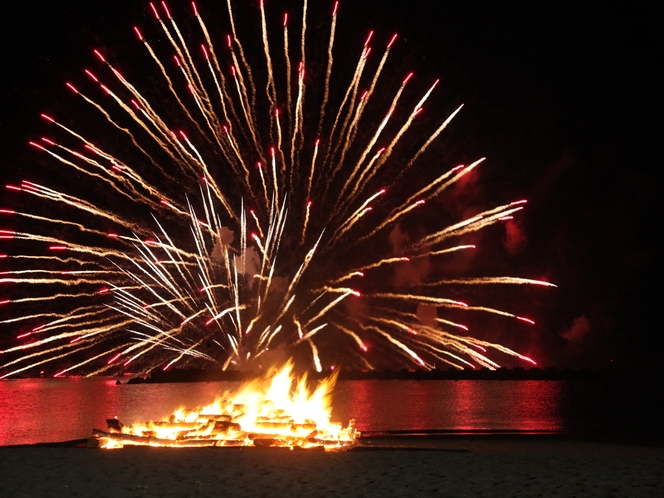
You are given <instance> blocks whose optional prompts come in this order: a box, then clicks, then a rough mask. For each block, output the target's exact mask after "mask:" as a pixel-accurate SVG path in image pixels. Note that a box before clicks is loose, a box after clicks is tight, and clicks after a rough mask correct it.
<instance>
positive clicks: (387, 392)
mask: <svg viewBox="0 0 664 498" xmlns="http://www.w3.org/2000/svg"><path fill="white" fill-rule="evenodd" d="M237 386H238V384H237V383H233V382H208V383H197V384H142V385H126V384H123V385H116V384H115V379H107V378H94V379H76V378H69V379H19V380H12V381H4V382H0V445H10V444H29V443H37V442H50V441H66V440H70V439H77V438H82V437H86V436H88V435H89V434H90V432H91V429H92V428H101V429H104V428H105V427H106V422H105V421H106V418H109V417H113V416H117V417H118V418H120V419H121V420H123V421H124V422H125V423H132V422H137V421H143V420H159V419H161V418H163V417H165V416H168V415H169V414H170V413H172V411H173V410H174V409H175V408H177V407H179V406H185V407H188V408H193V407H196V406H199V405H204V404H208V403H210V402H211V401H212V400H213V399H214V397H215V396H216V395H218V394H223V393H224V392H226V391H229V390H233V389H235V388H237ZM566 386H567V387H566ZM564 389H569V385H567V384H565V383H564V382H558V381H473V380H458V381H449V380H443V381H433V380H428V381H415V380H394V381H345V382H344V381H342V382H339V383H338V384H337V387H336V389H335V394H334V402H333V407H334V409H333V412H332V418H333V420H335V421H339V422H342V423H344V424H345V423H346V422H348V420H349V419H351V418H356V419H357V421H358V429H360V430H361V431H389V430H427V429H428V430H435V429H451V430H478V429H488V430H492V429H494V430H495V429H514V430H559V429H562V428H564V427H565V424H564V423H563V418H562V415H561V414H562V413H563V412H564V411H563V410H562V409H561V399H563V398H564V396H563V394H562V393H563V390H564ZM568 397H569V396H568ZM579 409H582V408H579ZM566 410H567V411H566V412H564V413H566V414H567V415H566V416H567V417H568V418H569V417H570V416H573V413H572V415H570V411H569V407H567V408H566ZM566 424H567V426H569V425H570V422H569V420H567V422H566Z"/></svg>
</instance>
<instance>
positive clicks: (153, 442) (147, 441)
mask: <svg viewBox="0 0 664 498" xmlns="http://www.w3.org/2000/svg"><path fill="white" fill-rule="evenodd" d="M92 436H93V437H94V438H96V439H102V438H103V439H109V440H111V441H116V442H118V443H128V444H134V445H144V446H179V447H186V446H192V447H203V446H241V445H242V444H243V443H244V441H242V440H240V439H232V440H228V439H225V440H219V439H198V438H184V439H162V438H158V437H154V436H136V435H134V434H123V433H121V432H106V431H102V430H100V429H92Z"/></svg>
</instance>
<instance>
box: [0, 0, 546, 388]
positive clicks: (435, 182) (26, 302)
mask: <svg viewBox="0 0 664 498" xmlns="http://www.w3.org/2000/svg"><path fill="white" fill-rule="evenodd" d="M149 9H150V11H151V14H152V16H153V18H154V25H153V26H151V27H149V30H150V31H149V32H150V33H151V36H150V35H148V34H144V33H143V31H142V30H141V28H138V27H136V28H134V31H135V34H136V36H137V38H138V41H139V48H140V49H141V50H143V51H144V54H143V55H144V56H145V59H146V61H148V62H149V64H150V66H151V67H152V68H153V69H154V72H155V75H158V77H159V80H160V84H159V86H158V87H157V88H149V89H148V88H147V87H145V85H144V86H143V87H141V86H140V85H138V84H136V85H134V84H132V83H131V82H130V79H129V78H126V77H125V76H124V73H123V72H120V69H119V66H120V64H115V63H113V62H111V61H110V60H109V59H108V58H107V57H106V55H105V54H104V53H103V51H101V50H94V54H95V56H96V57H97V59H98V61H99V67H98V68H96V69H95V70H92V69H86V70H85V71H84V74H85V78H84V79H82V81H81V82H79V83H67V87H68V88H69V89H70V90H71V91H72V93H73V97H74V98H76V99H79V100H78V102H79V103H80V104H81V105H84V106H85V107H87V108H88V109H89V111H90V112H91V113H92V114H95V115H96V118H97V121H95V122H96V123H97V124H95V125H93V126H92V131H96V130H103V135H102V137H103V138H101V139H98V140H92V139H88V138H86V135H87V134H88V132H91V130H85V133H84V131H82V128H83V126H82V125H81V124H79V123H77V122H72V123H71V124H70V123H69V122H63V121H59V120H58V119H57V117H56V116H51V115H50V114H43V115H42V117H43V118H44V120H45V122H46V123H47V124H48V125H50V128H49V136H48V137H43V138H41V139H39V140H34V141H32V142H30V143H31V145H33V146H34V147H35V148H37V149H39V151H41V152H42V153H44V154H47V155H48V156H50V158H51V159H52V160H54V161H55V162H56V164H59V165H60V166H62V167H64V168H66V169H68V170H69V173H68V174H69V175H71V177H72V178H73V179H74V178H75V179H76V183H77V184H78V185H77V186H74V187H73V188H72V189H70V190H69V191H70V192H71V191H75V192H76V193H66V192H63V191H60V190H59V189H55V188H51V187H49V186H47V185H44V184H42V183H41V182H39V183H38V182H32V181H27V180H26V181H23V182H22V183H21V184H17V185H7V186H6V188H7V189H8V190H9V191H11V192H8V194H10V195H8V197H10V199H11V198H13V196H20V197H21V201H20V203H19V200H16V201H15V203H16V204H20V206H22V207H21V208H18V209H9V208H7V209H2V210H1V211H0V213H1V214H2V216H3V218H4V220H3V225H5V226H10V227H12V226H14V228H7V229H5V228H4V227H3V229H2V230H0V238H2V239H8V240H5V241H3V246H4V247H5V248H6V251H3V252H7V254H6V255H3V256H2V258H3V260H4V261H5V262H8V263H10V265H9V269H5V270H3V271H2V275H0V281H1V282H2V283H3V284H13V286H12V289H19V290H14V291H13V292H9V291H8V292H7V295H8V296H11V297H9V298H3V299H0V304H2V305H3V306H5V307H12V308H15V309H16V310H18V311H17V312H16V313H15V314H14V315H12V318H7V319H5V320H3V321H2V322H1V323H3V329H4V330H10V329H11V330H13V331H15V339H13V341H14V342H13V343H12V344H10V345H9V346H7V347H5V349H4V350H3V351H1V353H2V354H1V355H0V374H1V375H2V377H8V376H12V375H18V374H26V373H27V374H34V373H36V372H39V371H43V370H45V369H47V370H48V371H49V372H51V371H52V372H53V373H54V374H55V375H56V376H61V375H65V374H81V373H84V374H87V375H95V374H100V373H112V372H119V371H122V370H130V371H133V372H145V371H148V370H151V369H153V368H155V367H160V368H164V369H166V368H169V367H171V366H172V365H175V364H181V365H184V364H189V365H201V364H206V365H208V366H213V365H217V366H219V367H221V368H223V369H226V368H228V367H229V366H231V365H232V366H234V367H235V368H242V367H247V366H252V365H253V366H256V365H260V364H262V363H266V362H269V359H270V355H273V354H275V353H274V352H275V350H276V351H281V352H284V353H285V354H286V355H289V356H294V357H295V358H296V360H297V361H298V362H299V364H300V365H301V366H303V367H306V368H310V367H314V368H315V369H316V370H318V371H321V370H322V369H324V368H329V367H330V366H331V365H332V364H336V365H339V364H340V363H343V364H346V365H352V366H355V367H360V368H373V364H372V360H371V358H372V353H374V352H378V354H379V355H381V356H389V357H391V358H392V359H396V360H398V361H400V362H401V363H402V364H407V365H412V366H416V367H422V368H433V367H434V366H435V365H441V364H447V365H452V366H454V367H458V368H463V367H466V366H473V367H475V366H484V367H488V368H495V367H497V366H498V364H497V363H496V362H495V361H494V360H492V359H491V358H490V356H491V350H493V351H498V352H500V353H504V354H508V355H513V356H517V357H519V358H521V359H523V360H525V361H529V362H532V363H534V362H533V361H532V360H531V359H529V358H527V357H525V356H522V355H520V354H519V353H517V352H515V351H512V350H510V349H508V348H506V347H504V346H501V345H499V344H493V343H489V342H486V341H483V340H479V339H476V338H473V337H471V336H469V335H468V334H467V327H466V326H465V325H464V324H463V323H460V322H459V321H457V320H456V319H454V320H453V319H450V318H445V312H446V311H448V310H451V311H452V312H453V316H454V317H456V316H458V313H456V312H457V311H459V310H463V311H469V312H472V311H479V312H485V313H494V314H498V315H504V316H506V317H508V318H513V319H518V320H521V321H525V322H531V323H532V321H531V320H529V319H527V318H523V317H519V316H516V315H515V314H512V313H510V312H508V311H504V310H499V309H493V308H489V307H485V306H477V305H471V304H467V303H464V302H461V301H459V300H458V299H455V298H454V296H453V295H450V294H451V290H450V289H453V288H454V286H455V285H473V284H480V285H486V284H536V285H544V286H549V285H552V284H549V283H546V282H542V281H537V280H531V279H526V278H516V277H505V276H499V277H485V278H458V277H455V278H444V277H442V276H440V275H436V274H435V273H432V274H431V275H430V276H429V277H427V278H425V279H424V280H422V281H418V282H415V283H412V284H410V285H408V286H404V285H398V286H397V285H394V284H393V283H392V282H393V281H394V279H393V277H392V273H393V272H394V271H395V269H397V268H399V267H400V265H401V266H403V265H408V264H412V263H413V262H414V261H416V260H423V259H426V260H431V261H435V260H437V259H439V258H446V257H449V256H450V253H454V252H457V251H472V250H473V249H474V246H473V245H469V244H467V243H464V241H463V237H462V236H464V235H466V234H469V233H472V232H476V231H478V230H480V229H482V228H484V227H487V226H489V225H492V224H495V223H498V222H500V221H502V220H505V219H509V218H510V217H512V216H513V215H514V214H515V213H517V212H518V211H520V210H521V209H523V207H524V204H525V201H516V202H512V203H508V204H505V205H501V206H498V207H493V208H490V209H486V210H485V211H483V212H481V213H479V214H476V215H474V216H472V217H471V218H468V219H460V220H457V221H456V222H455V223H453V224H451V225H449V226H442V227H441V226H439V227H437V228H436V229H434V230H432V231H430V232H429V233H425V234H422V235H420V236H418V237H416V238H415V239H414V240H411V241H409V243H408V244H407V245H406V246H404V247H403V248H402V249H401V250H400V251H399V252H398V254H397V253H395V251H394V250H392V249H391V248H390V244H389V242H388V235H389V234H390V232H391V231H392V230H394V229H395V227H397V226H399V225H400V224H403V223H407V222H409V221H410V222H412V220H413V219H414V218H416V217H417V216H418V213H421V212H422V210H426V209H427V206H426V202H427V201H428V200H432V199H435V198H436V197H438V196H440V195H441V194H443V193H444V192H445V190H446V189H449V188H450V187H451V186H452V185H454V184H455V183H456V182H458V181H459V180H460V179H462V178H463V177H464V176H465V175H467V174H468V173H470V172H471V171H473V170H474V169H475V168H477V167H478V166H479V165H480V164H481V163H482V161H483V159H482V158H480V159H478V160H476V161H474V162H472V163H471V164H468V165H461V166H457V167H454V168H452V169H450V170H448V171H442V172H438V173H436V175H435V176H433V177H432V178H426V179H422V180H423V181H422V182H421V183H418V181H420V179H419V178H418V177H415V176H414V175H413V176H410V175H409V172H410V171H411V170H412V168H413V167H414V166H417V165H418V164H419V163H421V162H422V161H425V160H427V156H426V155H425V153H426V152H427V149H428V148H429V147H430V146H431V145H432V144H433V143H434V142H435V141H436V140H437V139H438V138H439V136H440V135H441V134H442V133H443V131H444V130H445V128H446V127H447V126H448V125H449V124H450V122H451V121H452V119H453V118H454V116H455V115H456V114H457V113H458V112H459V111H460V109H461V108H460V107H459V108H458V109H456V110H455V111H454V112H453V113H452V114H451V115H449V116H443V117H441V118H440V120H439V121H438V124H437V125H436V126H434V128H433V129H432V130H431V129H430V130H429V131H428V133H426V134H424V133H423V131H422V130H421V129H418V127H417V125H418V116H419V115H420V114H421V113H422V111H423V106H424V104H425V103H426V102H427V100H428V99H429V97H430V95H431V94H432V92H434V90H435V89H436V86H437V84H438V81H432V82H431V83H430V84H429V85H428V86H427V87H426V88H424V89H420V90H417V89H411V88H410V87H411V86H413V85H412V83H411V82H412V80H413V77H412V76H413V75H412V73H411V74H405V75H404V77H403V78H402V79H400V81H399V82H398V83H396V84H394V80H393V78H392V77H388V75H387V74H386V73H387V70H386V65H387V64H388V59H389V56H390V53H391V51H392V49H393V47H394V45H395V43H396V42H397V36H396V35H394V36H390V37H388V38H386V39H385V40H384V41H377V40H376V39H374V38H375V37H374V36H373V32H371V33H370V34H369V35H368V36H367V38H366V40H365V42H364V44H363V46H360V47H358V51H357V54H356V57H355V61H356V62H354V64H355V65H354V66H353V67H354V70H353V71H352V72H351V73H350V77H349V78H347V79H346V81H341V80H342V79H343V76H342V77H339V78H337V79H335V73H334V72H333V68H334V67H336V65H338V62H337V60H335V59H334V54H335V50H334V48H335V36H336V26H337V11H338V5H337V4H334V5H333V7H332V11H331V19H330V20H329V24H328V25H327V26H328V27H327V28H326V29H327V31H326V32H325V33H313V34H312V33H311V32H310V31H307V20H308V16H309V15H310V13H308V11H307V9H308V5H307V0H305V1H304V4H303V9H302V11H301V12H300V13H299V15H298V19H297V21H296V22H295V23H294V24H295V29H291V30H289V28H290V25H291V21H290V20H289V18H288V16H287V15H286V16H284V18H283V19H282V22H281V23H280V25H279V26H272V25H270V26H269V27H268V25H269V23H268V17H267V16H266V12H265V8H264V5H263V2H262V1H261V2H260V3H259V5H258V6H257V11H258V17H259V19H258V22H257V23H256V26H255V28H256V32H255V33H254V38H252V44H251V50H249V46H247V50H245V48H244V47H243V45H242V43H241V42H240V38H238V34H237V31H238V29H237V27H236V21H237V19H236V17H237V16H236V14H235V13H234V12H233V8H232V5H231V2H230V0H228V3H227V13H228V19H227V20H228V22H229V24H228V26H229V32H228V34H227V35H226V36H225V37H224V39H223V41H224V43H223V44H217V46H215V44H214V43H213V39H215V40H216V39H217V37H215V36H213V35H211V34H210V31H209V30H208V27H207V26H206V24H205V22H204V20H203V18H202V17H201V15H200V14H199V12H198V9H197V7H196V5H195V4H192V5H191V9H192V10H191V14H192V15H193V17H191V19H190V21H189V22H190V24H191V26H188V27H189V28H192V29H191V33H189V31H190V30H189V29H188V30H187V33H185V34H186V35H187V36H185V34H183V31H181V30H180V28H179V26H178V24H177V22H176V20H175V19H174V16H172V15H171V13H170V12H169V10H168V7H167V6H166V4H165V3H161V4H150V5H149ZM194 27H195V28H196V29H193V28H194ZM146 33H147V32H146ZM314 37H315V38H317V39H319V40H320V39H321V37H324V40H325V46H327V50H326V51H324V50H317V51H313V52H311V51H309V48H308V46H309V45H310V44H312V39H313V38H314ZM157 38H161V39H162V40H163V41H164V43H162V44H156V45H154V46H153V42H152V40H154V39H157ZM376 38H377V37H376ZM373 52H378V54H375V53H373ZM314 57H316V59H315V62H310V60H312V59H314ZM250 61H251V63H250ZM146 64H147V62H146ZM344 66H347V63H346V62H344ZM310 68H312V69H310ZM381 83H383V84H384V87H382V88H381ZM418 92H419V93H418ZM164 102H166V104H168V105H166V104H165V103H164ZM109 137H113V138H109ZM118 143H119V144H120V145H118ZM82 182H84V184H85V187H81V186H80V185H81V184H82ZM82 190H84V192H83V193H82V192H81V191H82ZM26 198H27V199H28V200H29V202H28V200H26ZM24 206H25V207H24ZM12 224H13V225H12ZM17 226H18V227H27V228H25V229H24V228H20V229H19V228H16V227H17ZM9 239H11V240H9ZM4 289H7V287H6V286H4ZM421 306H427V307H429V308H432V309H435V310H436V318H435V319H434V320H428V321H422V320H420V318H418V313H417V310H418V307H421ZM25 310H28V311H27V312H24V311H25ZM371 350H375V351H371ZM341 351H343V354H340V352H341Z"/></svg>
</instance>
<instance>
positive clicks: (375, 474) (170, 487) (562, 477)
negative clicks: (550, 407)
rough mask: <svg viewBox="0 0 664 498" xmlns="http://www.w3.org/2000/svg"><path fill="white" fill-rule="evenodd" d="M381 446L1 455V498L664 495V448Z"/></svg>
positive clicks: (0, 451) (516, 443)
mask: <svg viewBox="0 0 664 498" xmlns="http://www.w3.org/2000/svg"><path fill="white" fill-rule="evenodd" d="M382 443H384V445H383V446H381V445H380V444H376V442H375V441H374V444H373V445H364V444H362V445H358V446H357V447H355V449H354V450H351V451H328V452H324V451H320V450H300V451H290V450H288V449H281V448H251V447H249V448H234V449H230V448H226V449H222V448H150V447H126V448H124V449H119V450H100V449H94V450H93V449H79V448H62V447H59V448H58V447H44V446H42V447H38V446H14V447H0V474H1V475H3V479H2V480H0V495H1V496H3V497H24V498H25V497H28V496H31V497H37V496H53V495H65V496H109V497H111V496H112V497H115V496H118V497H119V496H146V497H147V496H222V495H223V496H331V495H340V496H341V495H344V496H367V497H379V496H381V497H382V496H416V495H418V496H422V495H425V496H429V495H433V496H447V497H452V496H480V497H481V496H662V495H664V477H663V471H664V448H663V447H660V446H639V445H634V444H617V443H612V442H588V441H571V440H562V439H552V438H548V439H546V438H540V439H532V438H530V439H528V438H521V439H519V438H517V439H514V438H512V439H507V438H503V439H491V438H484V437H455V438H421V439H420V440H419V443H418V445H417V447H412V446H409V445H408V444H405V443H406V441H405V440H402V441H401V443H395V442H394V438H392V439H391V440H390V441H388V440H387V438H385V439H383V440H382ZM224 450H225V451H224Z"/></svg>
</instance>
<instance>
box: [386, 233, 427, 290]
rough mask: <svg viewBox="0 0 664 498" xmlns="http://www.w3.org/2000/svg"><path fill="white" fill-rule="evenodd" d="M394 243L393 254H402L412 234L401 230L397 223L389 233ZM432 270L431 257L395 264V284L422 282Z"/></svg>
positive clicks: (406, 284)
mask: <svg viewBox="0 0 664 498" xmlns="http://www.w3.org/2000/svg"><path fill="white" fill-rule="evenodd" d="M389 240H390V243H391V244H392V254H393V255H394V256H401V255H402V254H403V249H404V248H405V247H406V246H407V245H408V243H409V242H410V236H409V235H408V233H406V232H402V231H401V226H400V225H399V224H397V225H395V227H394V228H393V229H392V231H391V232H390V235H389ZM430 271H431V261H430V258H429V257H428V256H427V257H422V258H416V259H412V260H410V261H404V262H402V263H398V264H397V265H395V266H394V285H395V286H397V287H406V286H411V285H417V284H421V283H422V282H423V281H424V280H425V279H426V277H427V275H428V274H429V272H430Z"/></svg>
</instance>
